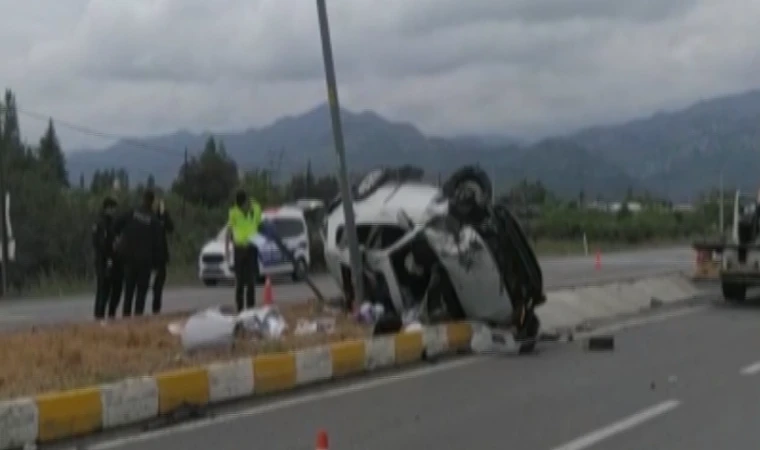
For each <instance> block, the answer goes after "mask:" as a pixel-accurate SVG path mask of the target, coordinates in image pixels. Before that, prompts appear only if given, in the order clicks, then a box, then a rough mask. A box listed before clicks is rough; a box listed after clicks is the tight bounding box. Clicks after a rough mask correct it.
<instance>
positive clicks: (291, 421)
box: [82, 306, 760, 450]
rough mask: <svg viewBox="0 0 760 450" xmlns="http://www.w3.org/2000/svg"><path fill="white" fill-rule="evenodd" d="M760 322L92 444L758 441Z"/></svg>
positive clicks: (471, 445)
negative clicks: (324, 436) (325, 437)
mask: <svg viewBox="0 0 760 450" xmlns="http://www.w3.org/2000/svg"><path fill="white" fill-rule="evenodd" d="M671 314H673V313H672V312H671ZM759 321H760V308H743V309H737V308H729V307H716V306H710V307H706V308H705V307H702V308H701V309H699V308H698V309H694V310H692V311H691V312H690V313H689V314H685V315H680V316H677V317H675V316H674V317H670V318H668V319H667V320H662V321H659V322H653V323H649V324H644V325H641V324H639V326H636V327H633V328H629V329H625V330H622V331H619V332H617V336H616V337H617V342H616V344H617V348H616V350H615V351H614V352H596V353H590V352H588V351H586V350H585V349H583V347H582V345H581V343H580V342H576V343H573V344H562V345H555V346H544V347H543V350H542V351H541V352H540V353H539V354H537V355H534V356H524V357H517V356H493V355H491V356H477V357H471V358H468V359H459V360H453V361H442V362H440V363H438V364H436V365H428V366H424V367H421V368H419V369H415V370H414V371H407V372H400V373H396V374H392V375H386V376H385V377H384V378H372V379H364V380H357V381H355V382H353V383H348V384H342V385H339V386H334V387H327V388H325V389H323V390H319V391H309V392H308V393H306V394H297V395H295V396H291V397H284V398H279V399H275V400H272V401H269V402H265V403H259V404H252V405H249V406H247V408H248V409H245V410H230V411H226V412H222V413H221V414H220V415H219V416H217V417H216V418H215V419H214V420H215V421H216V422H204V421H201V422H194V423H186V424H184V425H182V426H181V427H179V428H166V429H162V430H158V431H152V432H145V433H143V434H140V435H131V436H130V435H125V436H121V437H115V436H112V437H108V438H106V440H104V441H100V442H99V443H97V444H95V445H94V446H92V447H89V448H90V449H91V450H106V449H120V450H191V449H198V450H201V449H209V448H213V449H215V450H240V449H241V448H265V449H267V450H280V449H281V450H299V449H303V450H307V449H309V450H311V449H314V448H315V447H314V439H315V435H316V432H317V430H319V429H325V430H326V431H327V432H328V433H329V437H330V447H329V449H330V450H356V449H362V450H386V449H398V450H404V449H408V450H418V449H420V448H430V449H436V450H449V449H450V450H463V449H479V450H488V449H493V450H503V449H506V448H513V449H521V450H584V449H593V450H601V449H614V450H642V449H668V450H701V449H704V450H708V449H709V450H715V449H731V450H743V449H746V450H755V449H757V448H758V442H760V427H758V426H757V417H759V416H760V364H759V363H758V361H759V360H760V350H759V349H758V347H757V345H756V343H757V342H759V341H760V326H758V322H759ZM136 436H137V437H136ZM82 448H87V447H82Z"/></svg>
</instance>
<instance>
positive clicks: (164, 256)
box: [153, 199, 174, 314]
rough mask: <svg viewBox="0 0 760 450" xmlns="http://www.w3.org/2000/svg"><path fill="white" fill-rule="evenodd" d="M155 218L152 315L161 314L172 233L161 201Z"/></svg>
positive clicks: (168, 217) (170, 223)
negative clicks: (155, 237)
mask: <svg viewBox="0 0 760 450" xmlns="http://www.w3.org/2000/svg"><path fill="white" fill-rule="evenodd" d="M156 210H157V211H156V218H157V219H158V223H159V226H160V231H159V233H158V248H157V253H156V258H155V262H154V267H153V271H154V275H153V314H158V313H160V312H161V298H162V295H163V291H164V283H165V282H166V266H167V264H168V263H169V237H168V235H169V234H172V233H173V232H174V222H173V221H172V218H171V216H170V215H169V212H168V211H167V210H166V205H165V204H164V201H163V199H161V200H159V201H158V206H157V208H156Z"/></svg>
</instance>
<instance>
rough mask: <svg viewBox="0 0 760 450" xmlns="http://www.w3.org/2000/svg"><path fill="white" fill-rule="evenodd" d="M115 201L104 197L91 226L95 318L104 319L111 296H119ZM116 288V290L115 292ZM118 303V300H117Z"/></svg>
mask: <svg viewBox="0 0 760 450" xmlns="http://www.w3.org/2000/svg"><path fill="white" fill-rule="evenodd" d="M116 206H117V203H116V200H114V199H113V198H112V197H106V198H105V199H104V200H103V205H102V207H101V211H100V216H99V217H98V221H97V222H96V223H95V224H94V225H93V226H92V245H93V248H94V250H95V276H96V280H97V282H96V288H95V318H96V319H98V320H103V319H105V315H106V308H107V307H108V306H110V305H109V303H110V298H111V296H112V294H116V295H120V294H121V289H120V286H118V285H120V283H121V279H120V278H121V277H120V276H119V274H118V273H117V267H115V266H116V262H115V255H114V248H113V247H114V238H115V230H114V221H115V219H114V215H115V213H116ZM117 288H118V290H117ZM117 301H118V299H117Z"/></svg>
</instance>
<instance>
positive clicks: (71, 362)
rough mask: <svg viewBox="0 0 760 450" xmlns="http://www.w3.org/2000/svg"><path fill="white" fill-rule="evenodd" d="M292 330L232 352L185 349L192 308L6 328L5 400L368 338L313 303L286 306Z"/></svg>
mask: <svg viewBox="0 0 760 450" xmlns="http://www.w3.org/2000/svg"><path fill="white" fill-rule="evenodd" d="M280 311H281V313H282V314H283V316H284V317H285V318H286V320H287V322H288V332H287V333H286V335H285V336H284V338H283V339H281V340H278V341H261V340H259V341H256V340H247V339H246V340H239V341H238V342H236V344H235V346H234V348H233V349H230V350H208V351H200V352H197V353H196V354H193V355H183V352H182V348H181V345H180V340H179V338H178V337H176V336H173V335H171V334H170V333H169V332H168V330H167V326H168V324H169V323H171V322H173V321H176V320H178V319H182V318H184V317H187V315H188V313H180V314H173V315H165V316H160V317H143V318H133V319H129V320H123V321H118V322H113V323H111V324H108V325H107V326H105V327H103V326H101V325H99V324H97V323H87V324H76V325H54V326H44V327H43V326H37V327H33V328H31V329H28V330H23V331H14V332H8V333H3V334H0V361H2V365H0V398H13V397H19V396H24V395H32V394H38V393H42V392H50V391H58V390H63V389H71V388H76V387H82V386H87V385H92V384H98V383H106V382H110V381H116V380H119V379H122V378H126V377H130V376H138V375H149V374H154V373H156V372H160V371H164V370H169V369H177V368H182V367H187V366H193V365H197V364H203V363H208V362H212V361H218V360H225V359H230V358H234V357H239V356H246V355H254V354H257V353H271V352H278V351H285V350H290V349H298V348H304V347H307V346H312V345H318V344H322V343H327V342H335V341H341V340H346V339H351V338H357V337H364V336H367V335H368V333H369V330H368V329H367V328H366V327H363V326H361V325H359V324H357V323H355V322H354V321H353V320H352V319H351V318H349V317H346V316H343V315H338V314H337V313H334V312H322V313H318V312H317V311H316V306H315V305H314V304H313V303H308V304H302V305H293V306H287V307H282V308H281V309H280ZM326 316H331V317H335V318H336V327H335V332H334V333H332V334H313V335H306V336H294V335H292V334H290V333H291V332H292V331H293V330H294V329H295V326H296V322H297V320H298V318H304V317H326Z"/></svg>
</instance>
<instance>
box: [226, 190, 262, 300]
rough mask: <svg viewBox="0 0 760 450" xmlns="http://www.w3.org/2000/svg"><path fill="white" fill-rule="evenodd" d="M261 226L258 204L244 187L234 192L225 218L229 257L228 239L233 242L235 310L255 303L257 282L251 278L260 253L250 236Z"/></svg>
mask: <svg viewBox="0 0 760 450" xmlns="http://www.w3.org/2000/svg"><path fill="white" fill-rule="evenodd" d="M260 226H261V205H259V203H258V202H257V201H256V200H254V199H251V198H249V197H248V194H246V193H245V191H243V190H239V191H237V193H236V194H235V204H234V205H233V206H232V207H231V208H230V211H229V219H228V221H227V228H228V231H227V239H226V242H225V246H224V249H225V254H226V256H227V260H228V261H229V254H227V253H228V252H229V250H228V249H229V247H230V241H232V244H233V253H234V255H233V258H234V264H235V305H236V306H237V309H238V312H240V311H242V310H243V309H244V306H243V296H244V294H245V308H253V307H254V305H255V303H256V286H255V283H254V281H255V280H256V278H257V276H258V271H259V255H258V250H257V248H256V246H254V245H253V242H252V241H251V238H253V237H254V236H255V235H256V233H258V231H259V227H260Z"/></svg>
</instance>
